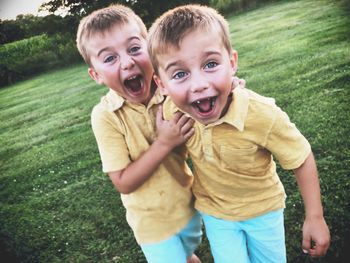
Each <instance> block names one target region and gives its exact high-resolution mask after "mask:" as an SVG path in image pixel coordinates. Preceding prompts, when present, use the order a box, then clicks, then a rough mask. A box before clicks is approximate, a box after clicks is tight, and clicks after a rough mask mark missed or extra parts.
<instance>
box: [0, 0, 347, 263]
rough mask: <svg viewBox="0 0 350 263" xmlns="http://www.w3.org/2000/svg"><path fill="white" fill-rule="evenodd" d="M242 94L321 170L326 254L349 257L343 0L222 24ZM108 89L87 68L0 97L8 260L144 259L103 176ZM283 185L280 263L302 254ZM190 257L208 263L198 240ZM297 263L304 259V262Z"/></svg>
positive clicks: (297, 206)
mask: <svg viewBox="0 0 350 263" xmlns="http://www.w3.org/2000/svg"><path fill="white" fill-rule="evenodd" d="M228 19H229V22H230V24H231V32H232V41H233V46H234V48H235V49H236V50H237V51H238V54H239V74H238V75H239V76H240V77H243V78H244V79H246V81H247V87H248V88H251V89H253V90H255V91H257V92H259V93H261V94H263V95H265V96H271V97H274V98H275V99H276V102H277V104H278V105H279V106H281V107H282V108H283V109H284V110H285V111H286V112H287V113H288V114H289V116H290V118H291V120H292V121H293V122H295V123H296V125H297V126H298V128H299V129H300V130H301V132H302V133H303V134H304V135H305V136H306V137H307V138H308V139H309V141H310V143H311V145H312V147H313V150H314V153H315V156H316V159H317V163H318V169H319V175H320V181H321V188H322V193H323V203H324V209H325V217H326V220H327V222H328V224H329V227H330V229H331V233H332V245H331V248H330V251H329V253H328V255H327V257H326V258H325V259H323V260H318V261H313V262H327V263H330V262H332V263H335V262H339V263H340V262H345V256H344V255H345V244H346V240H345V238H346V237H347V236H349V234H350V226H349V222H350V211H349V200H350V191H349V186H350V179H349V177H350V140H349V137H348V136H349V135H350V127H349V126H350V125H349V123H350V122H349V121H350V111H349V109H350V106H349V105H350V45H349V43H350V13H349V10H346V8H345V7H344V6H343V5H342V4H341V2H340V1H338V2H336V1H291V2H281V3H277V4H270V5H267V6H264V7H262V8H259V9H256V10H252V11H250V12H246V13H242V14H239V15H236V16H231V17H228ZM105 92H106V89H105V88H104V87H99V86H96V85H95V84H94V83H93V82H92V81H91V80H90V79H89V77H88V75H87V70H86V66H85V65H78V66H72V67H71V68H67V69H63V70H59V71H55V72H51V73H47V74H43V75H41V76H38V77H36V78H33V79H30V80H27V81H24V82H21V83H18V84H16V85H13V86H10V87H6V88H3V89H1V90H0V133H1V136H0V143H1V147H0V157H1V158H0V248H1V254H0V256H1V258H3V256H4V255H6V256H11V257H12V260H11V261H9V262H16V261H17V262H123V263H131V262H132V263H134V262H145V260H144V259H143V256H142V253H141V251H140V249H139V248H138V246H137V244H136V242H135V241H134V238H133V235H132V233H131V230H130V229H129V227H128V226H127V224H126V221H125V216H124V214H125V211H124V208H123V207H122V204H121V201H120V198H119V194H118V193H117V192H116V191H115V190H114V188H113V186H112V184H111V183H110V182H109V179H108V178H107V177H106V176H105V175H104V174H103V173H102V172H101V165H100V159H99V154H98V150H97V146H96V143H95V139H94V137H93V134H92V131H91V128H90V111H91V109H92V107H93V105H94V104H96V103H97V102H98V101H99V98H100V97H101V96H102V95H103V94H104V93H105ZM279 174H280V177H281V179H282V181H283V183H284V185H285V188H286V192H287V195H288V198H287V209H286V211H285V226H286V242H287V252H288V259H289V261H288V262H298V260H299V259H300V252H301V247H300V243H301V227H302V222H303V205H302V201H301V198H300V194H299V192H298V190H297V186H296V183H295V180H294V177H293V175H292V173H291V172H286V171H282V170H281V169H280V168H279ZM198 254H199V255H200V257H201V258H202V261H203V263H210V262H212V259H211V257H210V253H209V248H208V244H207V241H206V239H205V240H204V242H203V244H202V245H201V246H200V248H199V251H198ZM299 262H308V261H307V260H304V261H299Z"/></svg>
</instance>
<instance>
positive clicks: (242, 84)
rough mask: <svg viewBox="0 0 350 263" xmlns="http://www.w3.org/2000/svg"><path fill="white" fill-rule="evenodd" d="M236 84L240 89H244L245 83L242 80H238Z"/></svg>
mask: <svg viewBox="0 0 350 263" xmlns="http://www.w3.org/2000/svg"><path fill="white" fill-rule="evenodd" d="M238 83H239V86H240V87H241V88H245V84H246V82H245V80H244V79H239V80H238Z"/></svg>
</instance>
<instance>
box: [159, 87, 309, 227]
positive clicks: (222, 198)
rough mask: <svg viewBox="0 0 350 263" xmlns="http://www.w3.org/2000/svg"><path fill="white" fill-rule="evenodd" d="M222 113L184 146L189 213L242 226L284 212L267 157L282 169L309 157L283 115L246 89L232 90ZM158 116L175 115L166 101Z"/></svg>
mask: <svg viewBox="0 0 350 263" xmlns="http://www.w3.org/2000/svg"><path fill="white" fill-rule="evenodd" d="M232 96H233V97H232V98H233V100H232V103H231V105H230V107H229V109H228V112H227V113H226V114H225V116H223V117H222V118H220V119H219V120H218V121H216V122H215V123H212V124H209V125H206V126H205V125H202V124H200V123H199V122H196V123H195V135H194V136H192V137H191V138H190V139H189V140H188V141H187V144H186V145H187V148H188V152H189V154H190V157H191V159H192V162H193V166H194V177H195V180H194V184H193V193H194V195H195V197H196V201H195V208H196V209H198V210H199V211H202V212H204V213H207V214H209V215H213V216H215V217H219V218H223V219H227V220H246V219H249V218H252V217H256V216H258V215H261V214H264V213H267V212H269V211H273V210H276V209H279V208H284V207H285V191H284V188H283V185H282V183H281V181H280V179H279V177H278V175H277V173H276V164H275V162H274V160H273V156H274V157H275V158H276V159H277V160H278V161H279V162H280V164H281V166H282V167H283V168H284V169H295V168H297V167H299V166H300V165H301V164H303V162H304V161H305V159H306V158H307V156H308V155H309V154H310V152H311V147H310V144H309V143H308V141H307V140H306V139H305V138H304V136H303V135H302V134H301V133H300V132H299V130H298V129H297V128H296V127H295V125H294V124H293V123H291V122H290V120H289V118H288V116H287V114H286V113H284V112H283V111H282V110H281V109H280V108H279V107H277V106H276V105H275V102H274V100H273V99H271V98H266V97H263V96H260V95H258V94H257V93H255V92H253V91H250V90H248V89H235V90H234V91H233V95H232ZM163 107H164V116H165V118H169V117H170V116H171V115H172V114H173V113H174V112H175V111H177V110H178V109H177V108H176V106H175V105H174V104H173V103H172V102H171V101H170V100H169V99H167V100H166V101H165V103H164V106H163Z"/></svg>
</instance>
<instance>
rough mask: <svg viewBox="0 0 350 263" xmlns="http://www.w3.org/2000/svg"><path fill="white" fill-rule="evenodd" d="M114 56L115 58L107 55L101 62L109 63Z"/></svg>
mask: <svg viewBox="0 0 350 263" xmlns="http://www.w3.org/2000/svg"><path fill="white" fill-rule="evenodd" d="M116 58H117V57H116V56H108V57H106V58H105V59H104V60H103V62H104V63H110V62H112V61H114V60H115V59H116Z"/></svg>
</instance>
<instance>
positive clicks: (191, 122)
mask: <svg viewBox="0 0 350 263" xmlns="http://www.w3.org/2000/svg"><path fill="white" fill-rule="evenodd" d="M193 125H194V120H192V119H188V120H187V122H186V123H185V124H184V125H183V126H182V127H181V133H182V134H185V133H187V132H188V131H189V130H190V129H191V128H192V127H193Z"/></svg>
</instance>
